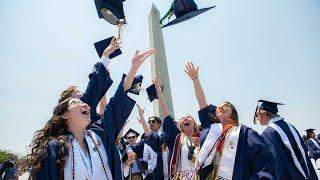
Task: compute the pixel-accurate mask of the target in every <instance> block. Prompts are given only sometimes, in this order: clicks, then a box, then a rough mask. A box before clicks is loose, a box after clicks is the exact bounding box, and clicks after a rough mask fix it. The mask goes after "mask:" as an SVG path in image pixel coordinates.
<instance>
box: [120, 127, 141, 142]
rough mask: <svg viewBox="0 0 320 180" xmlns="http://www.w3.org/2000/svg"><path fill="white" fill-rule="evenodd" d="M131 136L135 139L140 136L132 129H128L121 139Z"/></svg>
mask: <svg viewBox="0 0 320 180" xmlns="http://www.w3.org/2000/svg"><path fill="white" fill-rule="evenodd" d="M133 135H134V136H136V138H137V137H139V136H140V134H139V133H138V132H137V131H135V130H133V129H131V128H130V129H129V130H128V131H127V132H126V134H125V135H124V136H123V138H125V139H126V138H127V137H128V136H129V137H131V136H133Z"/></svg>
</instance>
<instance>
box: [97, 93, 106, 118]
mask: <svg viewBox="0 0 320 180" xmlns="http://www.w3.org/2000/svg"><path fill="white" fill-rule="evenodd" d="M106 105H107V97H106V94H104V95H103V97H102V98H101V100H100V102H99V112H98V113H99V114H100V116H102V114H103V113H104V110H105V107H106Z"/></svg>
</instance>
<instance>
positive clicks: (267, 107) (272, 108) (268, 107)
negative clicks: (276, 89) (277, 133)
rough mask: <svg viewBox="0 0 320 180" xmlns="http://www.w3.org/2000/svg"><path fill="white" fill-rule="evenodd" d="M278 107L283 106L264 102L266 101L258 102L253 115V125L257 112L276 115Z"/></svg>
mask: <svg viewBox="0 0 320 180" xmlns="http://www.w3.org/2000/svg"><path fill="white" fill-rule="evenodd" d="M278 105H284V104H282V103H277V102H271V101H266V100H262V99H261V100H259V101H258V105H257V107H256V111H255V113H254V120H253V123H254V124H255V123H256V118H257V117H256V114H257V112H258V110H264V111H268V112H271V113H273V114H277V113H278Z"/></svg>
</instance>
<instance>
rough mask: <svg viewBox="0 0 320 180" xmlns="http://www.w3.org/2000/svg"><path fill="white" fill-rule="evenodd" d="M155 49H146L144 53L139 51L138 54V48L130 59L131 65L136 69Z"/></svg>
mask: <svg viewBox="0 0 320 180" xmlns="http://www.w3.org/2000/svg"><path fill="white" fill-rule="evenodd" d="M155 51H156V50H155V49H151V50H149V51H146V52H144V53H141V54H139V50H137V51H136V53H135V55H134V57H133V59H132V66H133V67H134V68H135V69H138V68H139V67H140V66H141V65H142V64H143V62H144V61H145V60H146V59H147V58H148V57H150V56H151V54H153V53H154V52H155Z"/></svg>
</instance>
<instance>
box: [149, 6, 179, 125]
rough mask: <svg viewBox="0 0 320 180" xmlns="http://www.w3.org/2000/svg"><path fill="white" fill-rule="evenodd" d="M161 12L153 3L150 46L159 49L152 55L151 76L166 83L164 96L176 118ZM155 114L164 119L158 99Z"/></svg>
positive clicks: (172, 114) (163, 83)
mask: <svg viewBox="0 0 320 180" xmlns="http://www.w3.org/2000/svg"><path fill="white" fill-rule="evenodd" d="M159 22H160V12H159V10H158V9H157V7H156V6H155V5H154V4H153V5H152V8H151V12H150V14H149V39H150V48H154V49H156V50H157V51H156V52H155V53H154V55H152V56H151V78H152V79H153V78H155V77H157V78H158V79H159V80H160V83H161V84H162V85H164V90H163V93H162V94H163V97H164V101H165V103H166V105H167V106H168V109H169V112H170V115H171V116H172V118H174V111H173V104H172V96H171V88H170V80H169V73H168V66H167V59H166V51H165V48H164V41H163V34H162V29H161V26H160V23H159ZM153 114H154V115H155V116H159V117H160V118H161V119H163V118H164V117H163V114H162V113H161V111H160V109H159V103H158V101H154V103H153Z"/></svg>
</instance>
